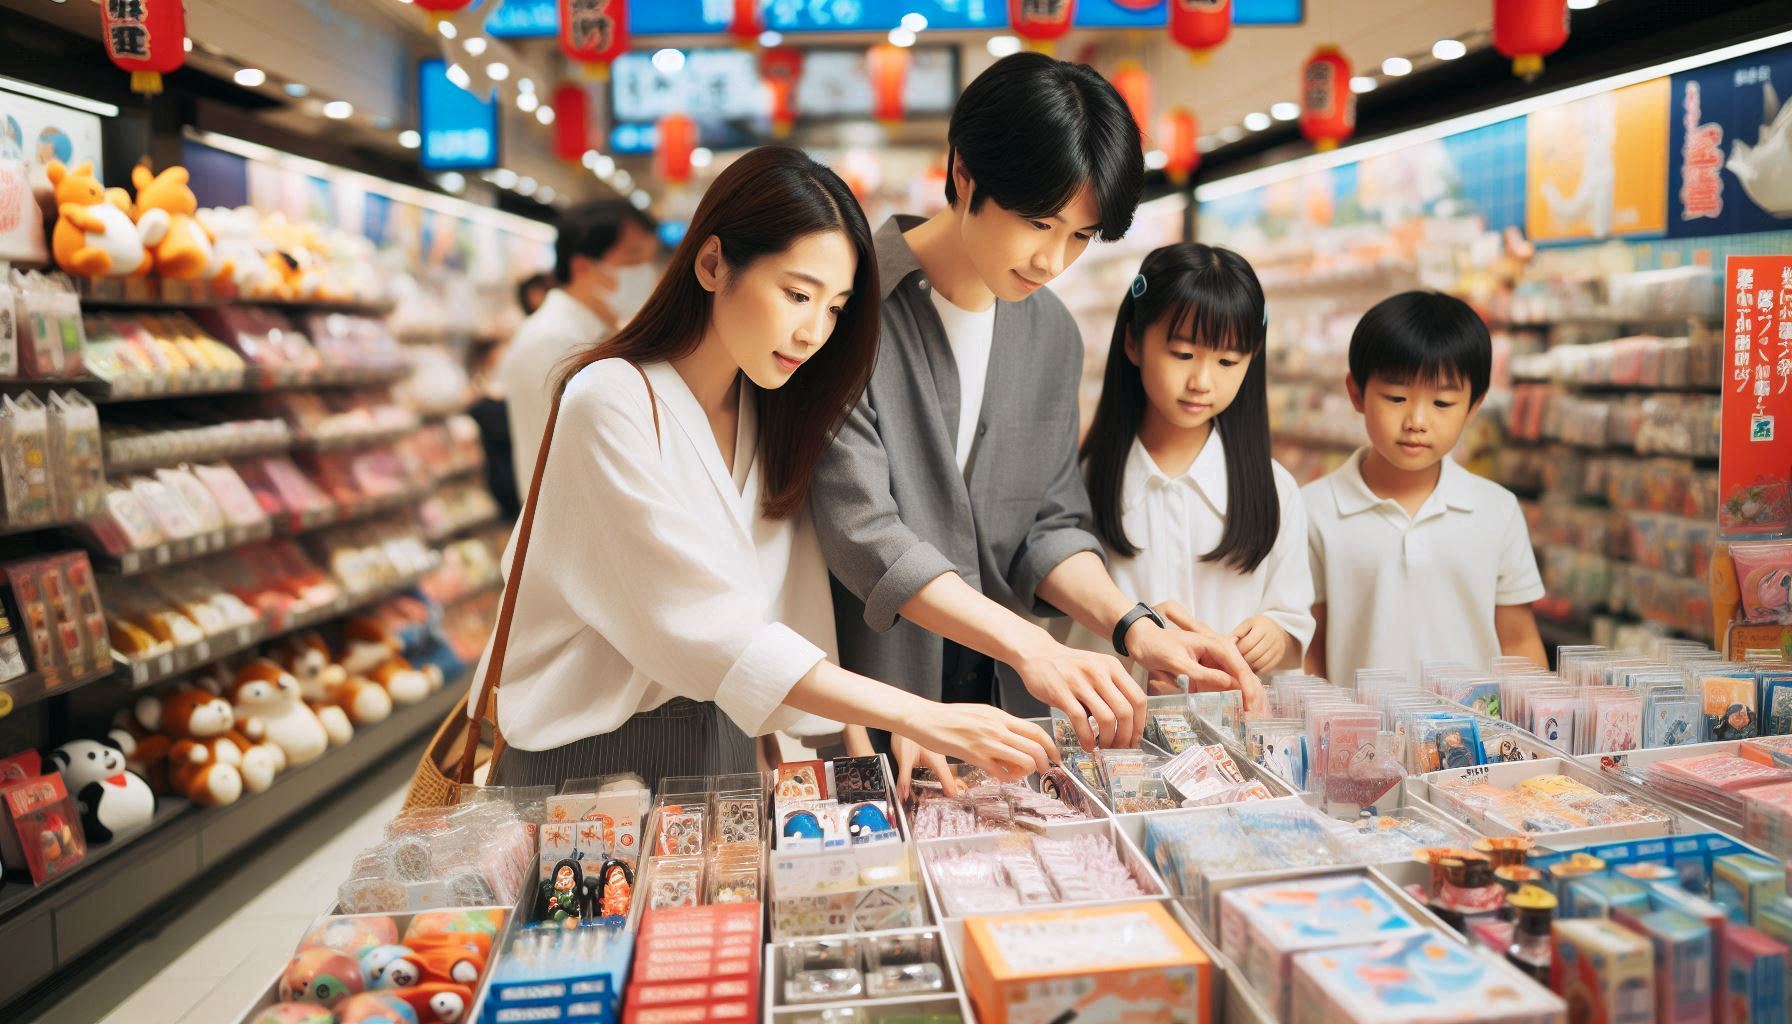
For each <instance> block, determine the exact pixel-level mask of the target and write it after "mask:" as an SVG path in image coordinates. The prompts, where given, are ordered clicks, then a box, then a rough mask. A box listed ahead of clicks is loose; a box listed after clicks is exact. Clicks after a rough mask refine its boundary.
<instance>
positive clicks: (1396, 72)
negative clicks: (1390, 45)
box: [1381, 57, 1412, 78]
mask: <svg viewBox="0 0 1792 1024" xmlns="http://www.w3.org/2000/svg"><path fill="white" fill-rule="evenodd" d="M1381 73H1382V74H1384V75H1386V76H1388V77H1389V78H1399V77H1400V76H1401V75H1410V74H1412V61H1410V60H1407V59H1406V58H1405V57H1389V58H1388V59H1387V60H1384V61H1382V62H1381Z"/></svg>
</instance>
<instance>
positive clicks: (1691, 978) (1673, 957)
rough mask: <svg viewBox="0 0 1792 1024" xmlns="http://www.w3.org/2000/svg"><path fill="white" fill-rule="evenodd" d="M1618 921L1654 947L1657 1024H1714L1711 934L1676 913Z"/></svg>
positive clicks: (1647, 915) (1692, 920)
mask: <svg viewBox="0 0 1792 1024" xmlns="http://www.w3.org/2000/svg"><path fill="white" fill-rule="evenodd" d="M1618 920H1619V921H1620V922H1621V923H1622V924H1623V925H1624V926H1625V927H1627V928H1629V929H1630V930H1631V931H1634V932H1636V933H1637V934H1638V935H1641V936H1643V937H1644V938H1646V939H1648V940H1649V944H1650V945H1651V946H1653V947H1654V948H1655V1020H1656V1022H1657V1024H1711V1009H1712V1004H1713V1002H1714V1001H1715V1000H1714V998H1713V996H1714V992H1713V982H1714V981H1715V980H1716V973H1715V972H1716V950H1715V949H1714V948H1713V947H1712V944H1711V929H1710V928H1709V927H1707V926H1706V925H1705V924H1704V923H1703V922H1701V921H1700V920H1698V919H1697V918H1695V917H1693V916H1692V915H1690V914H1683V913H1681V912H1680V911H1677V910H1658V911H1656V912H1654V913H1651V914H1643V915H1642V916H1640V917H1630V916H1627V915H1620V916H1619V918H1618Z"/></svg>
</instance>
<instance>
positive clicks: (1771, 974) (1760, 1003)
mask: <svg viewBox="0 0 1792 1024" xmlns="http://www.w3.org/2000/svg"><path fill="white" fill-rule="evenodd" d="M1787 956H1788V953H1787V950H1786V947H1785V946H1783V945H1781V944H1780V943H1778V942H1775V941H1773V940H1772V939H1770V938H1768V937H1767V936H1765V935H1763V934H1761V933H1760V932H1758V931H1756V930H1755V929H1753V928H1738V927H1731V928H1728V929H1726V930H1725V933H1724V979H1725V981H1724V1002H1725V1003H1726V1004H1727V1005H1726V1007H1725V1017H1724V1020H1725V1021H1726V1022H1727V1024H1786V970H1787Z"/></svg>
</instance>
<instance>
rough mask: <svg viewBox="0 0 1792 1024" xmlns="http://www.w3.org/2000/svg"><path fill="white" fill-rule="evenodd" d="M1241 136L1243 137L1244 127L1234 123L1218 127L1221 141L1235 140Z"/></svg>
mask: <svg viewBox="0 0 1792 1024" xmlns="http://www.w3.org/2000/svg"><path fill="white" fill-rule="evenodd" d="M1242 138H1244V129H1243V128H1240V127H1239V126H1237V125H1235V124H1229V125H1227V126H1226V127H1224V128H1221V129H1220V141H1221V142H1237V141H1238V140H1239V139H1242Z"/></svg>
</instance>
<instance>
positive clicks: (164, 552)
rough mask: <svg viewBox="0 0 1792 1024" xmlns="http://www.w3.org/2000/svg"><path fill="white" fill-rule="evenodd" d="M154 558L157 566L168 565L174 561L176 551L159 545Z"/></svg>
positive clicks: (164, 545)
mask: <svg viewBox="0 0 1792 1024" xmlns="http://www.w3.org/2000/svg"><path fill="white" fill-rule="evenodd" d="M152 557H154V558H155V560H156V564H157V565H167V564H168V563H169V562H171V561H173V560H174V549H173V548H171V547H169V546H168V545H166V544H157V545H156V547H155V551H154V553H153V556H152Z"/></svg>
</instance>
